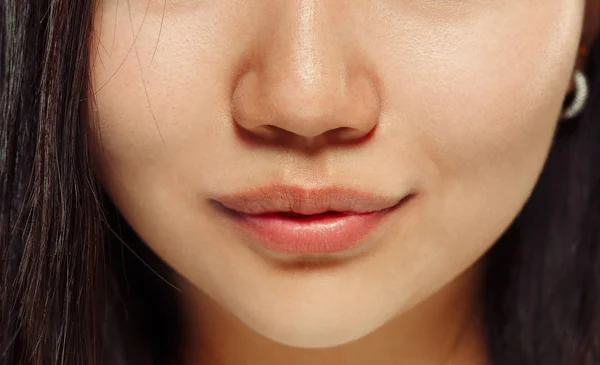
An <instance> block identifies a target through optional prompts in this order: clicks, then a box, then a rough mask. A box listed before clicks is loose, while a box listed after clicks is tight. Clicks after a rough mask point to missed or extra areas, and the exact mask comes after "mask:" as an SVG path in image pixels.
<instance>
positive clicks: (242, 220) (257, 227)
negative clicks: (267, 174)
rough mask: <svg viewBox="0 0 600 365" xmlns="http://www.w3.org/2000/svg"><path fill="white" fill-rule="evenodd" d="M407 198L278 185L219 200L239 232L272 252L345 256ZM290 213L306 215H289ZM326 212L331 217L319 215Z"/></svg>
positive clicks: (349, 190)
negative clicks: (345, 253)
mask: <svg viewBox="0 0 600 365" xmlns="http://www.w3.org/2000/svg"><path fill="white" fill-rule="evenodd" d="M408 196H410V195H406V196H403V197H400V198H397V197H389V196H383V195H375V194H370V193H367V192H364V191H359V190H355V189H350V188H339V187H326V188H321V189H317V190H307V189H303V188H298V187H290V186H283V185H276V186H268V187H264V188H259V189H252V190H248V191H246V192H242V193H237V194H233V195H227V196H222V197H219V198H217V199H216V202H217V203H219V204H220V205H222V207H224V208H225V211H226V212H227V213H228V216H229V217H231V218H232V220H233V221H234V222H235V223H236V225H237V226H238V228H240V229H241V230H242V231H243V232H244V233H246V234H248V235H250V236H251V237H252V238H253V239H254V240H255V241H257V242H259V243H260V244H261V245H262V246H263V247H264V248H266V249H267V250H268V251H274V252H278V253H294V254H322V253H338V252H344V251H348V250H352V249H353V248H355V247H357V246H360V245H362V244H364V243H366V241H368V240H367V238H368V237H369V236H370V234H371V233H372V232H373V231H374V230H375V229H376V228H377V227H379V226H380V225H381V223H382V222H383V221H384V220H385V219H386V217H388V216H389V215H390V214H391V213H392V212H393V211H394V210H396V209H397V208H398V207H399V206H400V205H402V204H401V203H402V202H403V201H405V200H406V198H407V197H408ZM290 212H291V213H297V214H302V215H304V216H295V217H293V216H289V213H290ZM324 212H331V213H327V214H321V213H324Z"/></svg>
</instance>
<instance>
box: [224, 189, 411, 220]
mask: <svg viewBox="0 0 600 365" xmlns="http://www.w3.org/2000/svg"><path fill="white" fill-rule="evenodd" d="M401 200H402V199H401V198H398V197H392V196H386V195H381V194H373V193H368V192H365V191H361V190H356V189H352V188H346V187H338V186H328V187H323V188H319V189H304V188H301V187H298V186H290V185H270V186H264V187H260V188H254V189H249V190H246V191H243V192H238V193H234V194H229V195H223V196H219V197H217V199H216V201H217V202H219V203H220V204H222V205H223V206H225V207H226V208H229V209H231V210H235V211H237V212H240V213H244V214H265V213H277V212H293V213H296V214H303V215H312V214H320V213H324V212H328V211H335V212H342V213H368V212H375V211H380V210H384V209H387V208H391V207H393V206H395V205H397V204H398V203H399V202H400V201H401Z"/></svg>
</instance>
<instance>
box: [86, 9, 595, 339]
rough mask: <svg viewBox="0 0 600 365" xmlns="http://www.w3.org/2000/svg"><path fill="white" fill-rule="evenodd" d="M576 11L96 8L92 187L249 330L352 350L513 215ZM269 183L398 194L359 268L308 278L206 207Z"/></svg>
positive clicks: (568, 51)
mask: <svg viewBox="0 0 600 365" xmlns="http://www.w3.org/2000/svg"><path fill="white" fill-rule="evenodd" d="M584 5H585V4H584V1H583V0H575V1H574V0H552V1H548V0H528V1H522V0H503V1H491V0H416V1H412V0H411V1H405V0H399V1H377V0H373V1H362V0H361V1H335V0H332V1H275V0H247V1H233V0H222V1H211V2H209V1H199V0H129V1H117V0H103V1H101V3H100V4H99V6H98V7H97V14H96V20H95V31H96V33H97V36H96V37H94V41H95V47H96V50H95V51H94V54H93V55H92V58H91V60H92V62H93V70H94V74H93V84H94V91H95V92H96V95H95V97H96V101H97V105H96V107H97V114H96V116H97V118H98V123H99V127H100V128H99V132H100V138H101V141H102V150H100V151H99V158H100V161H101V166H102V168H101V171H99V174H101V176H102V177H101V178H102V182H103V184H104V185H105V187H106V188H107V190H108V191H109V193H110V195H111V196H112V198H113V199H114V201H115V203H116V205H117V206H118V208H119V209H120V211H121V212H122V214H123V215H124V217H125V218H126V219H127V220H128V221H129V223H130V224H131V226H132V227H133V228H134V229H135V230H136V232H137V233H138V234H139V235H140V237H141V238H142V239H143V240H144V241H145V242H146V244H147V245H148V246H149V247H150V248H152V249H153V250H154V251H155V252H156V253H157V254H158V255H159V256H160V257H162V258H163V259H164V260H165V261H166V262H167V263H168V264H169V265H171V266H172V267H173V268H174V269H175V270H176V271H177V272H178V273H179V274H181V276H182V277H183V278H185V279H186V281H187V282H188V283H190V284H191V285H192V286H193V287H194V288H196V289H198V291H199V292H202V293H204V294H206V296H207V297H209V298H212V299H213V300H214V301H215V302H216V303H218V304H219V305H220V306H221V307H222V308H224V309H226V310H227V311H229V312H230V313H232V314H234V315H235V316H236V317H237V318H239V319H240V320H241V321H242V322H243V323H244V324H246V325H247V326H248V327H250V328H252V329H254V330H255V331H257V332H258V333H261V334H262V335H264V336H266V337H268V338H270V339H272V340H274V341H277V342H280V343H285V344H289V345H293V346H309V347H325V346H332V345H336V344H341V343H345V342H348V341H351V340H353V339H357V338H359V337H362V336H365V335H366V334H368V333H371V332H372V331H374V330H375V329H376V328H378V327H380V326H381V325H383V324H384V323H386V322H388V321H389V320H390V319H391V318H392V317H394V316H396V315H397V314H399V313H403V312H405V311H407V310H408V309H409V308H411V307H413V306H415V305H417V304H419V303H421V302H423V301H424V300H425V299H426V298H428V297H430V296H432V295H433V294H434V293H435V292H437V291H438V290H439V289H441V288H442V287H444V286H446V285H447V284H449V283H450V282H451V281H452V280H453V279H455V278H457V277H459V275H460V274H461V273H463V272H465V270H466V269H467V268H469V267H471V265H472V264H474V263H475V262H476V261H477V260H478V259H480V258H481V257H482V255H483V254H484V253H485V252H486V250H488V249H489V248H490V247H491V246H492V245H493V243H494V242H495V241H496V240H497V239H498V238H499V236H500V235H501V234H502V233H503V232H504V231H505V229H506V228H507V227H508V226H509V225H510V223H511V222H512V221H513V220H514V218H515V217H516V215H517V214H518V212H519V211H520V209H521V208H522V207H523V205H524V204H525V202H526V200H527V199H528V197H529V195H530V193H531V192H532V189H533V187H534V185H535V183H536V181H537V179H538V177H539V174H540V172H541V169H542V167H543V165H544V162H545V160H546V158H547V155H548V153H549V148H550V145H551V141H552V137H553V134H554V132H555V128H556V127H557V123H558V119H559V115H560V112H561V106H562V102H563V99H564V97H565V94H566V92H567V89H568V87H569V83H570V81H571V75H572V71H573V67H574V65H575V59H576V55H577V49H578V45H579V40H580V32H581V29H582V23H583V15H584ZM271 184H285V185H295V186H301V187H304V188H306V189H309V188H319V187H329V186H333V185H335V186H341V187H345V188H356V189H360V190H364V191H367V192H372V193H377V194H380V195H384V196H388V197H402V196H405V195H406V194H408V193H413V194H414V195H413V199H411V200H409V201H408V203H407V204H405V205H402V206H401V207H400V208H399V209H396V210H394V211H393V212H392V213H391V214H390V215H389V216H388V217H387V220H386V222H385V224H383V225H381V226H380V227H379V228H378V229H377V230H376V231H375V232H374V233H373V234H372V235H371V236H370V237H369V238H368V240H367V242H368V247H370V248H369V249H368V250H366V251H361V253H360V254H356V255H347V256H344V257H343V258H342V259H341V260H340V261H338V262H336V263H333V264H330V265H327V266H320V265H319V264H314V266H310V267H309V268H308V269H307V268H306V267H301V266H288V265H283V264H284V263H289V262H290V260H292V261H293V260H296V259H305V258H307V257H298V256H294V255H288V256H285V257H283V256H280V255H273V254H271V253H270V252H268V251H266V250H259V249H256V247H259V246H260V244H259V243H258V242H256V240H255V239H254V238H253V237H251V236H249V235H247V234H245V233H244V231H242V230H240V229H239V227H238V225H236V224H235V223H234V221H233V219H232V218H231V217H230V216H228V215H226V214H225V213H224V212H223V211H221V210H219V209H217V208H216V207H215V206H214V205H213V204H211V203H210V202H211V199H215V198H216V197H219V196H221V195H224V194H231V193H236V192H239V191H242V190H246V189H249V188H257V187H262V186H267V185H271ZM310 258H323V259H327V258H328V256H327V255H321V256H315V257H310ZM297 263H301V262H297Z"/></svg>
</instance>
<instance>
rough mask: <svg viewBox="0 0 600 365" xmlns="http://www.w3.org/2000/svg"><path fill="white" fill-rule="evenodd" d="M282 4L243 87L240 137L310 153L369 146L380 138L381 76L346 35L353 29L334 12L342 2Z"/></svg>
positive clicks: (235, 99)
mask: <svg viewBox="0 0 600 365" xmlns="http://www.w3.org/2000/svg"><path fill="white" fill-rule="evenodd" d="M282 3H283V4H282ZM282 3H280V6H279V8H278V9H277V10H273V9H271V10H270V11H271V13H270V15H269V16H270V17H271V18H270V19H272V20H269V21H268V22H267V23H268V24H267V25H265V29H263V31H262V32H260V33H261V36H260V37H259V39H257V41H256V43H255V44H253V46H252V47H253V49H252V50H251V52H248V53H249V54H251V55H252V56H249V57H251V58H250V59H248V60H246V61H247V65H248V66H246V68H245V69H244V72H242V73H241V75H240V76H239V77H238V78H237V80H236V82H235V85H234V91H233V96H232V115H233V118H234V120H235V123H236V124H237V126H238V127H239V128H238V129H241V131H242V132H243V133H244V134H246V135H248V134H249V135H250V136H251V137H252V138H253V139H260V140H263V141H269V142H271V143H281V142H282V141H283V140H284V139H285V140H286V141H290V140H294V141H296V143H299V144H300V145H302V146H310V147H314V146H316V145H322V144H323V143H352V142H356V141H359V140H362V139H363V138H364V137H366V136H368V135H370V134H371V133H370V132H372V131H374V129H375V127H376V125H377V121H378V119H379V114H380V109H381V102H380V97H379V95H380V94H379V92H378V85H379V84H378V82H377V77H376V74H375V72H374V70H373V69H372V68H370V67H369V64H368V62H367V59H366V57H365V55H364V54H362V53H361V51H360V49H359V47H358V46H356V45H354V44H353V42H352V39H351V38H350V37H349V36H348V35H346V34H352V32H351V31H344V29H343V28H344V27H346V28H347V27H351V26H352V25H351V24H347V23H344V18H345V17H344V16H343V14H339V11H340V9H339V3H338V7H337V9H334V8H333V7H332V6H330V5H327V4H335V3H336V2H335V1H318V0H304V1H288V2H282ZM336 12H338V13H337V14H336ZM267 28H268V29H267Z"/></svg>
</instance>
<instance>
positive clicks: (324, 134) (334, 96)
mask: <svg viewBox="0 0 600 365" xmlns="http://www.w3.org/2000/svg"><path fill="white" fill-rule="evenodd" d="M281 76H286V75H281ZM379 112H380V103H379V96H378V93H377V92H376V90H375V86H374V85H373V83H372V82H370V80H368V78H367V77H365V76H362V77H361V76H356V77H354V78H352V79H350V78H348V77H344V76H337V77H336V78H335V79H331V78H329V79H325V78H323V77H319V78H318V79H316V80H310V81H306V80H302V79H301V78H300V77H298V75H297V74H294V72H289V73H287V77H286V78H285V79H283V78H282V79H279V80H277V81H270V80H264V79H261V75H260V74H258V73H257V72H251V73H248V74H247V75H245V77H244V79H242V80H240V82H239V84H238V87H237V88H236V90H235V91H234V95H233V116H234V119H235V120H236V122H237V123H238V124H239V126H240V127H241V128H243V129H244V130H245V131H246V132H247V133H250V134H253V135H254V136H255V137H260V138H262V139H270V140H272V139H275V138H278V137H279V136H283V135H287V136H288V137H289V136H290V135H293V136H294V138H300V139H302V140H304V141H305V142H307V143H311V142H316V141H317V140H321V139H326V140H328V141H333V140H335V141H338V142H351V141H353V140H358V139H361V138H362V137H364V136H365V135H367V134H368V133H369V132H370V131H371V130H373V128H374V127H375V126H376V124H377V120H378V119H379Z"/></svg>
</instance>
